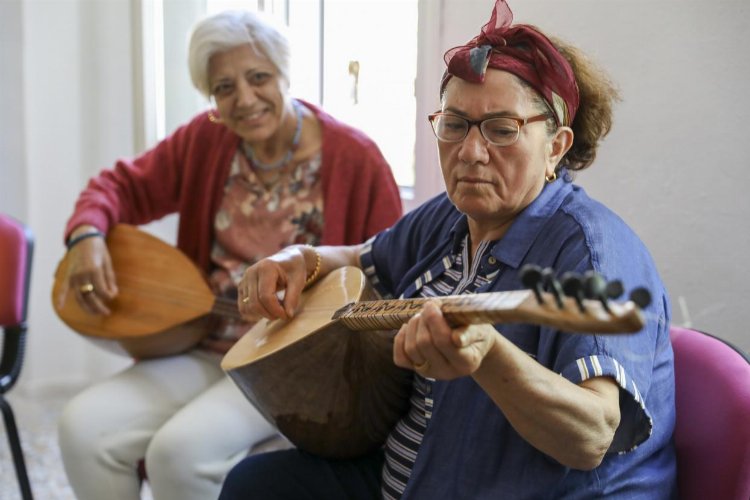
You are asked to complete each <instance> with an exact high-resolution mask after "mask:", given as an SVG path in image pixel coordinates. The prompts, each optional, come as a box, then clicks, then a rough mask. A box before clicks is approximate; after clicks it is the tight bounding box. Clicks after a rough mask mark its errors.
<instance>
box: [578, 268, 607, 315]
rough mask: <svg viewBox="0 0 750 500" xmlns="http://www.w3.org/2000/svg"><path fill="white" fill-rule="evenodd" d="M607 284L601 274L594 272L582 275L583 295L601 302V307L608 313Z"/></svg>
mask: <svg viewBox="0 0 750 500" xmlns="http://www.w3.org/2000/svg"><path fill="white" fill-rule="evenodd" d="M606 291H607V282H606V280H605V279H604V278H603V277H602V275H601V274H599V273H597V272H595V271H586V272H585V273H584V275H583V293H584V294H585V295H586V297H587V298H589V299H592V300H598V301H599V302H601V304H602V307H604V310H605V311H607V312H608V313H611V311H610V310H609V304H608V303H607V295H606Z"/></svg>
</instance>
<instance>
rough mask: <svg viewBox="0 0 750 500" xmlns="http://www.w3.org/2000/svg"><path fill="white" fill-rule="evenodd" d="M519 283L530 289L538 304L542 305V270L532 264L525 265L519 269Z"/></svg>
mask: <svg viewBox="0 0 750 500" xmlns="http://www.w3.org/2000/svg"><path fill="white" fill-rule="evenodd" d="M521 283H523V286H525V287H526V288H529V289H531V290H532V291H533V292H534V295H535V296H536V300H537V302H539V304H544V298H543V297H542V268H541V267H539V266H537V265H534V264H526V265H524V266H523V267H522V268H521Z"/></svg>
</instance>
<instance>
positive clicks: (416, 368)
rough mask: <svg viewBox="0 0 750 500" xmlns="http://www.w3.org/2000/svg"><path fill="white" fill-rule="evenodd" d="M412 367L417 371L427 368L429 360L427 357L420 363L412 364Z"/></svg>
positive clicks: (428, 367)
mask: <svg viewBox="0 0 750 500" xmlns="http://www.w3.org/2000/svg"><path fill="white" fill-rule="evenodd" d="M414 369H415V370H416V371H418V372H422V371H425V370H429V369H430V360H429V359H428V360H427V361H425V362H424V363H422V364H421V365H414Z"/></svg>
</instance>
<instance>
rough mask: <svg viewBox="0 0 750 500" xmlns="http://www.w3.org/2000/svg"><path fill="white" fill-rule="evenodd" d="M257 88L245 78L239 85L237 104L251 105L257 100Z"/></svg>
mask: <svg viewBox="0 0 750 500" xmlns="http://www.w3.org/2000/svg"><path fill="white" fill-rule="evenodd" d="M257 98H258V96H257V95H256V93H255V88H254V87H253V86H252V85H250V84H249V83H247V82H246V81H244V80H240V83H239V84H238V85H237V104H239V105H242V106H249V105H251V104H253V103H254V102H255V101H256V100H257Z"/></svg>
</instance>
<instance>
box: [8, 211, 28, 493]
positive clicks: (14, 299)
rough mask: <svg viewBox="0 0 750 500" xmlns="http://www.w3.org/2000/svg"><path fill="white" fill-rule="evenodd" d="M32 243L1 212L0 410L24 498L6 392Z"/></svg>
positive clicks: (17, 363)
mask: <svg viewBox="0 0 750 500" xmlns="http://www.w3.org/2000/svg"><path fill="white" fill-rule="evenodd" d="M33 246H34V243H33V236H32V234H31V231H30V230H29V229H28V228H27V227H26V226H25V225H23V224H22V223H20V222H18V221H16V220H15V219H12V218H10V217H8V216H6V215H3V214H0V331H2V332H3V344H2V357H0V410H2V412H3V419H4V420H5V428H6V430H7V432H8V441H9V443H10V449H11V454H12V456H13V464H14V465H15V468H16V476H17V477H18V484H19V486H20V488H21V495H22V497H23V499H24V500H30V499H31V498H32V496H31V486H30V484H29V478H28V475H27V474H26V464H25V463H24V459H23V451H22V450H21V439H20V437H19V435H18V429H17V428H16V421H15V418H14V417H13V410H12V409H11V407H10V404H9V403H8V401H7V400H6V399H5V393H6V392H8V390H10V388H11V387H12V386H13V384H15V383H16V380H17V379H18V375H19V373H20V372H21V365H22V364H23V353H24V348H25V345H26V311H27V309H28V298H29V282H30V277H31V260H32V251H33Z"/></svg>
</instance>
